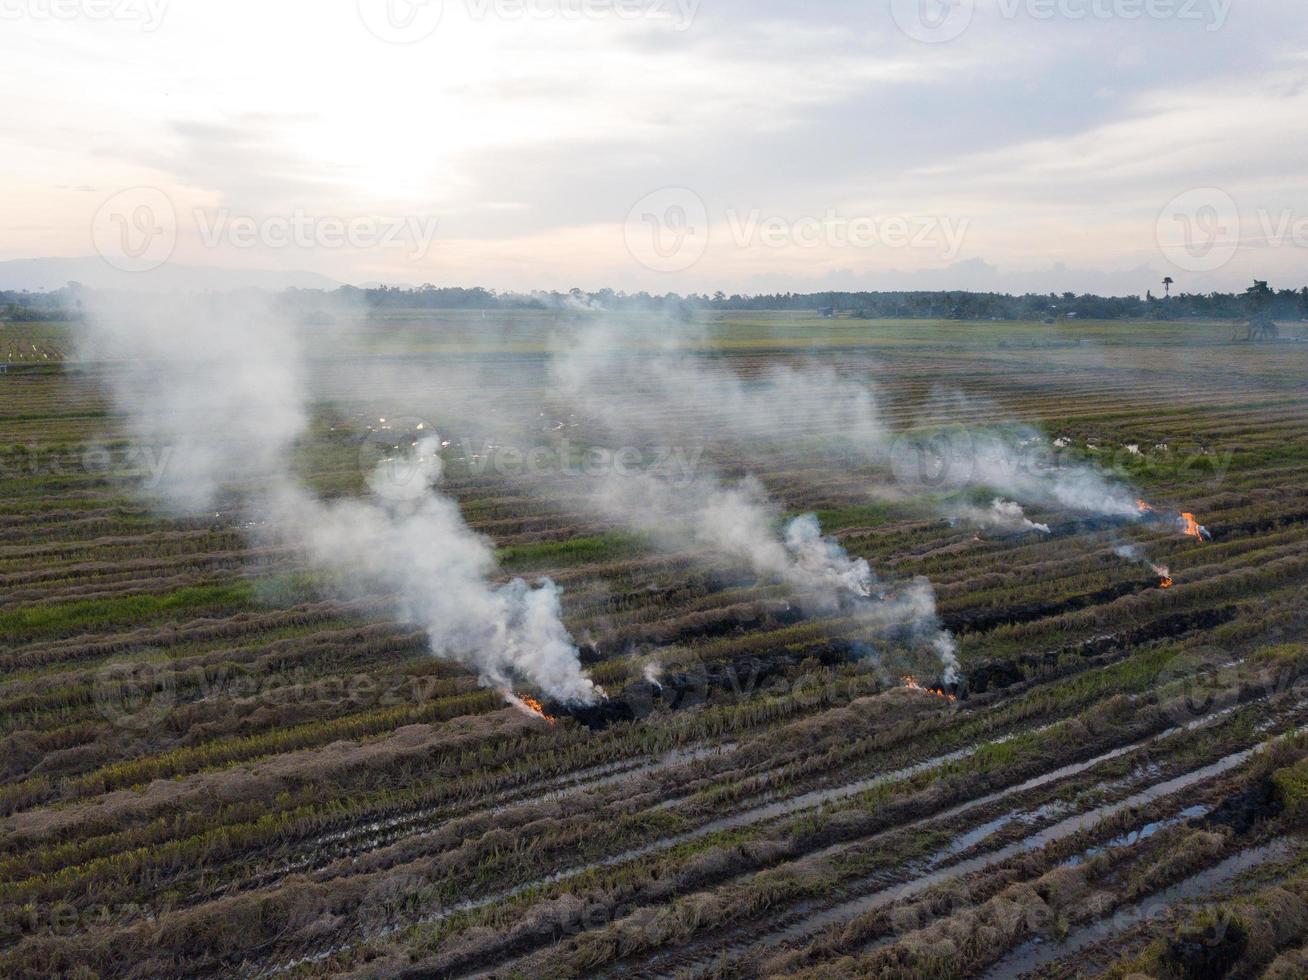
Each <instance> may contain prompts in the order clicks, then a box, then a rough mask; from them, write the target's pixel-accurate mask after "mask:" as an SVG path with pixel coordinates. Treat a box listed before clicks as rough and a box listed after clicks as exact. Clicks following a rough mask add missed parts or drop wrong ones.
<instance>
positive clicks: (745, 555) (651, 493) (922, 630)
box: [591, 472, 958, 684]
mask: <svg viewBox="0 0 1308 980" xmlns="http://www.w3.org/2000/svg"><path fill="white" fill-rule="evenodd" d="M591 504H592V507H593V508H594V509H595V510H596V511H597V512H598V513H599V514H601V515H603V516H605V517H608V518H611V519H615V520H619V521H621V522H622V523H624V524H626V525H627V526H631V527H635V528H637V529H638V530H640V531H641V532H642V533H644V534H646V535H647V536H649V537H650V538H651V539H652V540H654V541H655V542H656V543H659V544H661V545H663V546H664V547H668V548H676V549H682V548H702V549H705V550H708V551H710V552H711V553H713V554H715V555H721V556H724V557H726V558H729V559H732V560H734V561H737V562H740V563H741V564H743V565H745V566H746V567H748V568H749V569H750V570H751V571H752V572H754V574H756V575H758V576H759V577H760V578H761V579H764V580H767V581H773V582H779V583H782V584H784V585H785V586H786V587H787V588H788V589H789V590H790V591H791V593H792V594H793V595H794V596H795V597H796V599H797V600H798V601H799V602H800V604H801V605H802V606H803V607H805V608H807V609H808V610H810V611H811V612H813V613H816V614H821V615H832V614H836V613H840V614H842V615H846V616H850V617H853V618H855V619H856V620H857V621H858V622H859V623H861V624H864V625H865V626H866V627H867V628H868V629H870V630H873V629H880V628H889V629H898V630H904V631H906V632H907V633H908V634H909V636H911V637H912V638H913V639H915V640H919V641H922V642H924V643H926V644H927V645H928V646H929V647H930V648H931V649H932V650H933V651H934V652H935V653H936V655H937V656H939V657H940V660H941V663H942V665H943V667H944V671H945V677H946V682H947V683H949V684H953V683H956V682H957V679H958V658H957V644H956V642H955V640H954V638H953V637H952V636H950V635H949V634H948V633H947V632H946V631H945V630H943V629H942V627H941V625H940V619H939V615H938V613H937V610H936V600H935V591H934V589H932V587H931V583H930V582H928V581H927V580H926V579H924V578H916V579H913V580H912V581H910V582H907V583H903V584H900V585H898V586H896V587H895V588H894V589H891V588H889V587H887V586H885V585H883V584H882V583H880V582H878V580H877V578H876V576H875V575H874V574H873V572H872V569H871V568H870V567H869V565H868V563H867V561H866V560H865V559H862V558H852V557H850V555H849V554H848V553H847V552H846V551H845V549H844V548H842V547H841V546H840V544H839V543H838V542H836V541H835V540H834V539H831V538H828V537H823V535H822V531H821V527H820V525H819V523H818V519H817V517H816V516H814V515H812V514H806V515H803V516H800V517H797V518H795V519H793V520H791V521H790V522H789V523H788V524H786V526H785V527H784V529H783V530H781V531H779V530H778V527H779V526H780V525H781V523H782V516H781V512H780V508H779V507H777V505H776V504H775V503H774V502H773V501H772V500H771V499H770V498H769V497H768V495H767V492H766V490H765V489H764V488H763V486H762V484H760V483H759V482H758V481H757V480H756V479H753V478H752V477H747V478H745V479H743V480H740V481H738V482H736V483H724V482H722V481H720V480H718V479H717V478H715V477H712V476H701V477H700V478H699V479H697V480H695V481H694V482H693V483H690V484H689V485H682V484H678V485H676V486H673V485H672V484H671V483H669V482H668V481H667V480H665V479H661V478H659V477H656V476H654V475H651V474H647V473H641V472H627V473H624V474H612V475H610V476H609V477H608V478H606V479H605V480H603V481H602V482H601V483H600V484H599V485H598V486H597V488H596V490H595V493H594V494H593V496H592V498H591Z"/></svg>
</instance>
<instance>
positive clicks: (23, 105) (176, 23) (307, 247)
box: [0, 0, 1308, 295]
mask: <svg viewBox="0 0 1308 980" xmlns="http://www.w3.org/2000/svg"><path fill="white" fill-rule="evenodd" d="M0 88H2V90H3V91H4V92H5V93H6V95H5V97H4V98H3V99H2V100H0V262H3V261H5V260H15V259H30V258H43V257H75V256H76V257H83V256H94V257H96V258H97V259H99V260H100V261H101V262H103V263H104V265H105V266H106V268H110V269H113V270H115V271H116V272H122V273H127V274H129V275H130V276H138V277H140V280H141V281H142V282H145V281H147V280H148V279H149V277H150V276H151V275H152V274H156V273H157V271H158V270H159V269H161V268H162V269H167V268H168V267H170V266H172V265H187V266H217V267H222V268H226V269H261V270H274V271H292V270H297V271H298V270H307V271H311V272H315V273H319V274H321V275H324V276H328V277H330V278H332V279H335V280H337V281H340V282H351V283H356V284H362V283H372V282H387V283H397V284H413V285H418V284H422V283H432V284H435V285H438V286H453V285H461V286H472V285H480V286H485V287H488V288H495V289H500V290H515V291H526V290H536V289H545V290H549V289H558V290H566V289H569V288H572V287H580V288H582V289H586V290H595V289H599V288H603V287H608V288H613V289H622V290H627V291H635V290H642V289H643V290H649V291H651V292H657V293H663V292H671V291H675V292H680V293H686V292H690V291H695V292H713V291H715V290H718V289H721V290H723V291H725V292H727V293H733V292H749V293H758V292H774V291H804V292H808V291H822V290H829V289H979V290H990V289H993V290H1001V291H1025V290H1039V291H1051V290H1052V291H1057V292H1063V291H1073V292H1100V293H1114V294H1119V295H1122V294H1137V293H1143V292H1144V291H1145V290H1146V289H1153V290H1154V292H1156V293H1157V292H1161V291H1162V288H1163V287H1162V285H1161V282H1162V279H1163V278H1164V277H1170V278H1172V279H1173V280H1174V281H1175V286H1174V287H1173V288H1174V289H1175V290H1178V291H1186V292H1204V291H1209V290H1214V289H1222V290H1226V289H1240V288H1243V287H1244V286H1246V285H1248V283H1249V282H1250V280H1252V279H1253V278H1254V277H1255V276H1257V277H1258V278H1262V279H1270V280H1271V281H1272V283H1273V285H1275V286H1281V287H1294V288H1298V287H1300V286H1303V285H1305V283H1308V263H1306V262H1305V258H1308V180H1305V169H1306V161H1308V18H1306V17H1305V13H1304V9H1303V0H863V2H846V0H820V2H818V0H785V2H782V0H313V2H310V0H277V2H275V3H270V2H268V0H185V2H180V0H173V2H170V0H0Z"/></svg>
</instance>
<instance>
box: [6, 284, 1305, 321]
mask: <svg viewBox="0 0 1308 980" xmlns="http://www.w3.org/2000/svg"><path fill="white" fill-rule="evenodd" d="M1170 286H1171V283H1170V282H1168V283H1167V284H1166V287H1167V288H1168V289H1170ZM86 292H87V290H86V289H85V288H84V287H82V286H81V285H79V284H77V283H69V284H68V286H66V287H64V288H63V289H56V290H52V291H50V292H45V293H30V292H26V291H24V292H0V319H9V320H53V319H75V318H77V317H78V316H79V315H80V311H81V308H82V303H83V300H82V298H83V296H84V295H85V294H86ZM337 299H343V300H346V301H347V302H350V303H351V304H353V305H356V306H358V307H360V308H362V309H368V310H376V311H379V312H384V311H387V310H395V311H399V310H487V311H489V310H503V311H507V310H555V311H559V310H574V311H578V312H581V311H599V310H610V311H614V312H640V313H659V314H664V315H670V316H673V317H675V318H680V319H686V320H689V319H693V318H695V317H696V316H698V315H701V314H703V313H705V312H711V311H723V312H725V311H739V312H786V311H789V312H817V313H822V314H824V315H829V316H836V317H854V318H861V319H917V318H920V319H951V318H952V319H957V320H990V319H1000V320H1037V321H1038V320H1049V319H1071V318H1075V319H1083V320H1150V319H1152V320H1186V319H1197V320H1224V319H1236V320H1247V319H1249V318H1250V317H1253V316H1255V315H1258V316H1261V317H1264V318H1270V319H1272V320H1304V319H1308V286H1305V287H1304V288H1302V289H1298V290H1294V289H1272V288H1270V287H1269V286H1268V284H1267V283H1266V282H1263V281H1257V282H1255V283H1254V285H1253V286H1252V287H1251V288H1249V289H1247V290H1245V291H1244V292H1242V293H1180V294H1178V295H1175V296H1163V297H1158V296H1155V295H1154V294H1153V292H1152V291H1150V292H1149V293H1147V294H1146V295H1145V297H1144V298H1143V299H1142V298H1141V297H1139V296H1095V295H1092V294H1088V293H1086V294H1081V295H1078V294H1076V293H1061V294H1059V293H1026V294H1023V295H1020V296H1019V295H1013V294H1010V293H973V292H949V291H942V292H825V293H766V294H759V295H741V294H738V293H737V294H732V295H730V296H728V295H727V294H726V293H723V292H717V293H714V294H712V295H711V296H710V295H707V294H703V295H701V294H697V293H691V294H689V295H685V296H682V295H680V294H678V293H666V294H663V295H657V294H652V293H647V292H638V293H626V292H620V291H615V290H612V289H601V290H599V291H598V292H585V291H583V290H580V289H573V290H570V291H569V292H566V293H561V292H533V293H514V292H497V291H495V290H493V289H482V288H480V287H475V288H462V287H437V286H433V285H431V284H427V285H423V286H420V287H417V288H412V289H411V288H402V287H396V286H379V287H376V288H369V289H361V288H358V287H355V286H342V287H340V288H339V289H336V290H331V291H322V290H300V289H291V290H287V291H286V292H284V293H282V294H281V297H280V300H281V302H282V303H283V304H284V305H285V306H286V307H288V308H290V309H298V310H314V309H315V308H319V307H324V306H326V305H327V303H326V301H328V300H337Z"/></svg>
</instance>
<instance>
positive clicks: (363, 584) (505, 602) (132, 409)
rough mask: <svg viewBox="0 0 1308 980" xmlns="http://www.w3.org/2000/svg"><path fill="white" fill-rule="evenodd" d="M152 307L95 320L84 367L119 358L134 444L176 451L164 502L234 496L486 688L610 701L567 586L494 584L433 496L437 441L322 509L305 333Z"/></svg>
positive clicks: (270, 529)
mask: <svg viewBox="0 0 1308 980" xmlns="http://www.w3.org/2000/svg"><path fill="white" fill-rule="evenodd" d="M144 302H145V301H143V300H141V299H139V298H134V299H133V300H132V303H131V304H130V306H122V307H119V308H112V307H110V308H102V309H97V310H94V311H92V316H91V318H90V324H91V336H90V340H89V343H88V346H87V348H86V349H85V350H84V351H83V356H84V357H85V358H86V359H88V360H94V361H97V362H101V363H103V362H105V361H106V360H108V361H111V362H112V363H111V364H110V366H109V367H108V368H107V369H106V377H107V379H108V384H109V390H110V394H111V396H112V398H113V401H114V405H115V407H116V408H117V409H118V411H119V412H121V413H122V414H124V415H125V417H126V425H127V427H128V430H129V432H130V434H131V435H132V437H133V438H135V439H138V440H147V441H150V442H153V443H157V444H162V445H165V446H167V447H169V450H170V456H169V465H168V466H167V467H166V468H165V470H164V473H163V476H162V479H161V481H160V482H159V483H158V485H157V487H156V490H155V493H156V496H157V498H158V499H159V501H160V502H161V503H162V504H163V505H164V506H166V507H167V508H168V509H169V510H171V511H174V512H181V513H185V512H194V511H196V510H197V509H202V508H212V507H214V506H216V505H217V504H218V503H219V502H220V501H225V500H228V499H231V500H234V501H235V502H236V504H237V506H239V507H240V508H241V509H242V510H243V511H244V512H245V513H246V514H247V515H248V516H250V517H251V518H253V522H254V523H255V524H256V525H257V527H258V532H257V533H259V534H261V535H266V536H268V537H269V538H270V539H272V540H274V541H276V542H278V543H280V544H283V545H285V546H287V547H289V548H291V549H293V550H294V551H296V552H298V553H300V554H302V555H303V556H305V557H306V558H308V559H309V560H310V561H311V562H312V563H313V564H314V565H315V566H317V567H319V568H322V569H325V570H328V571H330V572H332V573H333V574H334V575H335V576H336V577H338V578H339V579H341V580H342V581H343V582H345V583H346V584H347V585H348V586H350V587H352V588H353V589H354V590H356V591H358V592H361V593H362V592H365V591H376V590H379V589H380V590H382V591H384V592H386V593H388V594H393V595H394V596H395V597H396V605H397V612H398V613H399V614H400V615H402V616H404V617H405V618H406V619H409V620H412V621H414V622H416V623H419V624H421V625H422V627H423V628H424V629H425V630H426V631H427V634H428V636H429V638H430V641H431V648H432V652H433V653H435V654H436V655H437V656H441V657H447V658H451V659H454V660H457V661H458V662H460V663H462V664H464V665H465V666H467V667H469V668H470V669H472V670H474V671H476V672H477V674H478V676H479V678H480V680H481V682H482V683H483V684H486V685H488V686H494V687H497V688H501V689H506V690H507V689H510V688H511V687H512V686H513V685H514V684H515V682H518V681H526V682H529V683H531V684H533V685H535V686H537V687H539V688H540V689H541V690H543V691H544V692H545V693H546V694H548V695H549V696H551V697H553V698H556V699H558V700H561V701H576V702H583V703H593V702H594V701H595V700H597V699H598V698H600V697H602V696H603V692H601V691H600V690H599V689H598V688H596V686H595V685H594V684H593V683H592V682H591V681H590V680H589V678H587V677H586V676H585V675H584V674H583V672H582V670H581V668H580V664H579V659H578V655H577V651H576V648H575V646H574V645H573V643H572V639H571V637H570V636H569V635H568V632H567V630H566V629H565V628H564V626H563V623H562V619H561V611H560V602H559V591H558V589H557V588H556V587H555V586H554V585H553V584H552V583H550V582H543V583H541V584H540V585H539V586H538V587H536V588H532V587H531V586H529V585H528V584H527V583H525V582H523V581H521V580H516V581H513V582H510V583H508V584H507V585H503V586H498V587H497V586H495V585H494V584H493V582H492V578H493V576H494V575H495V572H496V564H495V556H494V551H493V548H492V546H491V543H490V542H489V541H488V540H487V539H485V538H483V537H481V536H480V535H478V534H476V533H474V532H473V531H472V530H471V529H470V528H469V527H468V526H467V524H466V523H465V522H464V520H463V517H462V515H461V514H460V512H459V509H458V506H457V504H456V503H455V502H454V501H453V500H451V499H449V498H448V497H445V496H442V495H441V494H439V493H438V492H436V491H435V490H434V485H435V483H436V481H437V480H438V479H439V478H440V474H441V464H440V460H439V458H438V457H437V455H436V452H437V450H438V448H439V442H438V441H437V440H436V439H435V438H434V437H427V438H424V439H423V440H422V441H421V442H420V443H419V444H418V445H417V446H416V447H414V448H413V451H412V453H411V455H410V456H409V458H407V459H404V460H401V461H400V463H401V465H400V466H399V467H398V468H397V467H396V466H395V465H394V461H385V460H384V461H382V462H381V463H380V464H379V465H378V467H377V469H376V470H375V471H374V472H373V473H372V474H371V476H370V481H369V486H370V490H371V496H370V497H369V499H366V500H337V501H326V500H323V499H321V498H320V497H319V496H318V495H317V494H316V493H314V492H313V491H312V490H311V489H310V488H309V487H308V485H307V484H306V482H305V481H304V480H302V479H301V478H299V477H298V476H297V474H296V471H295V467H294V466H293V463H292V461H293V459H294V451H295V448H296V444H297V442H298V440H299V439H300V438H301V437H302V436H303V435H304V433H305V430H306V427H307V425H308V420H309V410H308V403H307V398H306V395H305V391H306V385H305V374H306V358H305V344H304V340H305V338H304V336H303V334H302V332H301V330H300V329H299V328H297V327H296V326H295V325H293V324H291V323H288V322H286V321H285V320H283V319H282V318H280V317H278V316H277V315H276V314H275V313H274V312H273V311H272V310H271V309H270V308H269V307H268V306H267V305H266V303H265V302H264V301H261V300H257V299H253V298H248V297H247V298H236V297H227V298H211V299H209V300H207V301H201V300H196V301H194V302H192V303H188V304H187V305H185V306H173V307H170V306H168V305H167V304H158V305H155V306H153V307H149V308H147V307H145V306H144V305H143V303H144ZM397 472H399V473H403V474H404V475H405V476H404V481H403V484H402V485H397V483H396V473H397Z"/></svg>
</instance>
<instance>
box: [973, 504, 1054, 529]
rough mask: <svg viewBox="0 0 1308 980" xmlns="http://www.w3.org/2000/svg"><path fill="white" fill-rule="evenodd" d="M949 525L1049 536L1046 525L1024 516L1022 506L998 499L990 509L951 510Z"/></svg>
mask: <svg viewBox="0 0 1308 980" xmlns="http://www.w3.org/2000/svg"><path fill="white" fill-rule="evenodd" d="M950 523H951V524H956V523H967V524H972V525H974V526H976V527H979V528H982V529H983V530H993V531H1009V532H1012V531H1039V532H1040V533H1041V534H1049V533H1050V530H1049V525H1048V524H1037V523H1036V522H1035V521H1033V520H1031V519H1030V518H1028V517H1027V516H1026V513H1025V512H1024V511H1023V510H1022V505H1021V504H1019V503H1015V502H1014V501H1012V500H1002V499H1000V498H998V497H996V498H995V499H994V501H992V502H991V504H990V507H989V508H988V509H987V508H982V507H971V506H959V507H955V508H953V516H952V517H951V519H950Z"/></svg>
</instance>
